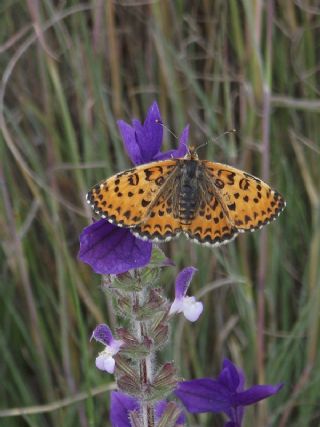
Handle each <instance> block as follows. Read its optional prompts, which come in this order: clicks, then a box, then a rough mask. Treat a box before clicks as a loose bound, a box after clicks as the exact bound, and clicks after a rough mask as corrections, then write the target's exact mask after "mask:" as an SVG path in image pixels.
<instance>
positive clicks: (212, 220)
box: [183, 193, 238, 246]
mask: <svg viewBox="0 0 320 427" xmlns="http://www.w3.org/2000/svg"><path fill="white" fill-rule="evenodd" d="M204 196H206V197H203V200H202V201H201V202H200V209H199V211H198V215H197V216H196V217H195V218H194V219H193V220H192V221H191V223H190V224H189V225H185V226H184V227H183V229H184V233H185V234H186V235H187V237H188V238H189V239H191V240H194V241H195V242H197V243H201V244H204V245H207V246H218V245H221V244H224V243H227V242H229V241H230V240H232V239H234V238H235V237H236V235H237V234H238V230H237V228H235V227H234V226H233V225H232V224H231V223H230V221H229V220H228V218H227V216H226V215H225V213H224V211H223V209H222V206H221V204H220V203H219V201H218V199H217V198H216V197H215V196H214V195H210V194H208V193H205V194H204ZM208 196H209V197H208Z"/></svg>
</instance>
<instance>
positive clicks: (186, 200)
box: [178, 160, 201, 225]
mask: <svg viewBox="0 0 320 427" xmlns="http://www.w3.org/2000/svg"><path fill="white" fill-rule="evenodd" d="M200 175H201V169H200V168H199V162H198V161H197V160H188V161H185V162H183V166H182V173H181V181H180V193H179V194H180V198H179V213H178V216H179V219H180V223H181V225H188V224H190V223H191V222H192V221H193V220H194V218H195V217H196V215H197V211H198V208H199V191H198V182H199V177H200Z"/></svg>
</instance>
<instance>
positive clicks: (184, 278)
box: [169, 267, 203, 322]
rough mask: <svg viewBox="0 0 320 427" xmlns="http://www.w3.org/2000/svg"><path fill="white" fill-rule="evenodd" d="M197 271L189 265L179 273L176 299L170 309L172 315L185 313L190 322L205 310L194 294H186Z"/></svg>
mask: <svg viewBox="0 0 320 427" xmlns="http://www.w3.org/2000/svg"><path fill="white" fill-rule="evenodd" d="M196 271H197V269H196V268H194V267H187V268H185V269H184V270H182V271H181V272H180V273H179V274H178V276H177V278H176V286H175V299H174V301H173V303H172V305H171V307H170V311H169V314H170V315H172V314H175V313H183V315H184V317H185V318H186V319H187V320H189V321H190V322H195V321H196V320H198V318H199V316H200V314H201V313H202V311H203V304H202V303H201V302H199V301H196V299H195V297H193V296H192V297H188V296H186V294H187V290H188V287H189V285H190V283H191V280H192V277H193V275H194V273H195V272H196Z"/></svg>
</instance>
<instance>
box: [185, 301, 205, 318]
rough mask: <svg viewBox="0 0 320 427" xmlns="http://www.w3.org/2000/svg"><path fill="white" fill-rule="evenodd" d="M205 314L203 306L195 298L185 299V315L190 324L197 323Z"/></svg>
mask: <svg viewBox="0 0 320 427" xmlns="http://www.w3.org/2000/svg"><path fill="white" fill-rule="evenodd" d="M202 312H203V304H202V302H200V301H196V299H195V297H184V298H183V315H184V317H185V318H186V319H187V320H189V321H190V322H196V321H197V320H198V319H199V316H200V314H201V313H202Z"/></svg>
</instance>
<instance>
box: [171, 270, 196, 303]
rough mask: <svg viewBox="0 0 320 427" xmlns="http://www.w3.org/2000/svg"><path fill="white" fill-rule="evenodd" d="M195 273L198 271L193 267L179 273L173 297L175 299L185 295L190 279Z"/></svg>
mask: <svg viewBox="0 0 320 427" xmlns="http://www.w3.org/2000/svg"><path fill="white" fill-rule="evenodd" d="M196 271H198V270H197V269H196V268H194V267H187V268H184V269H183V270H182V271H180V273H179V274H178V276H177V278H176V284H175V297H176V298H177V299H179V298H182V297H184V296H185V295H186V293H187V290H188V287H189V285H190V282H191V280H192V277H193V275H194V273H195V272H196Z"/></svg>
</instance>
